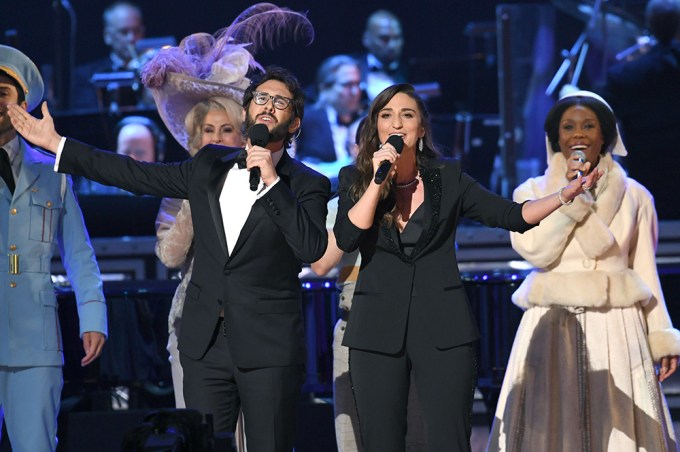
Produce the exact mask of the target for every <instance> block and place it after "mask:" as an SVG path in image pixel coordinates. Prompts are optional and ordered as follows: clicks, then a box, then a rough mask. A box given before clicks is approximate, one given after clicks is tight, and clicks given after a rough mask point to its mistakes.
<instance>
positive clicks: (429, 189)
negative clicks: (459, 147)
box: [380, 168, 442, 262]
mask: <svg viewBox="0 0 680 452" xmlns="http://www.w3.org/2000/svg"><path fill="white" fill-rule="evenodd" d="M420 174H421V178H422V181H423V189H424V190H425V199H424V200H423V206H422V207H423V208H424V209H425V212H424V215H425V223H424V225H423V231H422V233H421V234H420V237H419V238H418V242H417V243H416V246H415V247H414V248H413V251H412V252H411V254H410V255H407V254H406V253H404V251H403V250H402V248H401V245H400V240H399V231H398V229H397V226H396V224H393V225H392V227H389V228H388V227H387V226H386V225H384V224H383V226H382V227H381V228H380V229H381V230H382V234H383V235H384V236H385V238H386V239H387V242H388V244H389V245H390V248H392V250H393V251H394V252H395V253H396V254H397V255H398V256H399V258H400V259H401V260H403V261H405V262H412V261H413V260H415V259H416V258H417V257H418V254H419V253H420V252H421V251H422V250H423V249H424V248H425V247H426V246H427V244H428V243H430V241H431V240H432V237H433V235H434V234H435V233H436V231H437V224H438V223H439V214H440V211H441V201H442V184H441V170H440V169H439V168H421V170H420Z"/></svg>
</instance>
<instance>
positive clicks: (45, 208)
mask: <svg viewBox="0 0 680 452" xmlns="http://www.w3.org/2000/svg"><path fill="white" fill-rule="evenodd" d="M46 195H49V193H47V192H46V191H45V193H43V192H42V191H38V192H33V193H31V200H30V227H29V231H28V237H29V238H30V239H31V240H37V241H39V242H49V243H54V242H55V241H56V233H57V230H58V229H59V220H60V216H61V212H62V208H63V203H62V201H61V198H59V197H58V196H56V197H51V196H46Z"/></svg>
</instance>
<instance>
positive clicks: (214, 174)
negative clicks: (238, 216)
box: [207, 153, 238, 257]
mask: <svg viewBox="0 0 680 452" xmlns="http://www.w3.org/2000/svg"><path fill="white" fill-rule="evenodd" d="M236 156H238V153H231V154H229V155H226V156H225V157H223V158H221V159H220V160H218V163H217V164H216V165H215V166H213V167H212V168H211V170H210V178H209V180H208V190H207V192H208V204H209V205H210V217H211V218H212V220H213V224H214V226H215V232H217V237H219V239H220V240H219V241H220V248H221V249H222V251H223V252H224V255H225V256H227V257H228V256H229V248H227V236H226V235H225V233H224V222H223V219H222V211H221V210H220V194H221V193H222V187H224V181H225V180H226V179H227V173H228V172H229V170H230V169H231V168H232V167H233V166H234V162H235V159H236Z"/></svg>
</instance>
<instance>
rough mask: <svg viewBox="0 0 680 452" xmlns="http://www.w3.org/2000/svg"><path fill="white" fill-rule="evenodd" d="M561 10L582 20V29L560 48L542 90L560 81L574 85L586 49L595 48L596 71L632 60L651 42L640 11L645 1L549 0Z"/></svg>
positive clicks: (579, 72) (548, 89)
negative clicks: (556, 65)
mask: <svg viewBox="0 0 680 452" xmlns="http://www.w3.org/2000/svg"><path fill="white" fill-rule="evenodd" d="M551 3H552V4H553V5H554V6H555V7H556V8H557V9H558V10H559V11H561V12H563V13H565V14H567V15H569V16H571V17H573V18H575V19H577V20H579V21H580V22H583V23H584V24H585V29H584V30H583V32H581V34H580V35H579V37H578V38H577V39H576V42H575V43H574V45H573V46H572V47H571V48H570V49H565V50H563V51H562V57H563V62H562V65H561V66H560V68H559V69H558V70H557V73H556V74H555V76H554V77H553V79H552V81H551V82H550V84H549V85H548V88H547V89H546V94H547V95H552V93H553V92H554V91H555V89H556V88H557V87H558V86H559V85H560V83H561V82H562V81H563V80H564V79H565V78H567V80H566V83H568V84H570V85H574V86H577V85H578V80H579V77H580V76H581V73H582V71H583V67H584V64H585V60H586V56H587V55H588V51H589V50H590V49H591V48H592V50H595V49H597V51H598V52H597V53H598V55H599V56H600V58H601V61H600V66H601V67H600V72H601V74H604V72H606V69H607V66H609V65H611V64H615V63H617V62H622V61H632V60H634V59H636V58H639V57H640V56H641V55H643V54H644V53H645V52H646V51H647V50H649V48H650V47H651V46H653V45H654V43H655V41H654V38H653V37H651V36H648V35H647V33H646V30H645V27H644V18H643V11H644V7H645V4H646V1H644V0H643V1H640V0H635V1H625V0H620V1H605V0H593V1H578V0H552V1H551Z"/></svg>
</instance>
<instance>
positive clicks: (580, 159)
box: [571, 149, 586, 178]
mask: <svg viewBox="0 0 680 452" xmlns="http://www.w3.org/2000/svg"><path fill="white" fill-rule="evenodd" d="M571 157H572V158H576V159H578V162H579V163H585V162H586V154H585V152H583V151H581V150H580V149H577V150H575V151H574V152H572V153H571ZM582 176H583V172H582V171H580V170H579V171H577V172H576V178H579V177H582Z"/></svg>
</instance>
